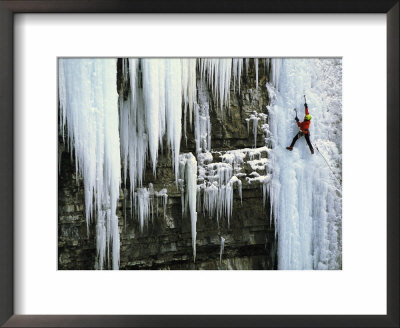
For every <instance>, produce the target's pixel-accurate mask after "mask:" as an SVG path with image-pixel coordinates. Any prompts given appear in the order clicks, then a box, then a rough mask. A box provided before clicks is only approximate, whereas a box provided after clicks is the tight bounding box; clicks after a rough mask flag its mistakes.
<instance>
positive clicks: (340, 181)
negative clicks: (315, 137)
mask: <svg viewBox="0 0 400 328" xmlns="http://www.w3.org/2000/svg"><path fill="white" fill-rule="evenodd" d="M312 145H313V146H314V147H315V148H316V149H317V150H318V152H319V153H320V155H321V156H322V158H323V159H324V161H325V163H326V165H328V167H329V169H330V170H331V172H332V174H333V176H334V178H335V179H336V181H337V182H339V183H340V185H342V179H340V180H339V179H338V178H337V177H336V174H335V172H333V170H332V168H331V166H330V165H329V163H328V161H327V160H326V158H325V156H324V155H322V153H321V152H320V151H319V149H318V147H317V145H316V144H312Z"/></svg>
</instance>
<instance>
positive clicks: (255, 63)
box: [254, 58, 258, 89]
mask: <svg viewBox="0 0 400 328" xmlns="http://www.w3.org/2000/svg"><path fill="white" fill-rule="evenodd" d="M254 66H255V69H256V89H258V58H254Z"/></svg>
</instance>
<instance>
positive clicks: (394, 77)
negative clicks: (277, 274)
mask: <svg viewBox="0 0 400 328" xmlns="http://www.w3.org/2000/svg"><path fill="white" fill-rule="evenodd" d="M399 7H400V6H399V1H398V0H323V1H321V0H270V1H266V0H264V1H262V0H230V1H228V0H221V1H214V0H203V1H185V0H170V1H165V0H133V1H129V0H92V1H76V0H75V1H74V0H59V1H55V0H36V1H30V0H27V1H20V0H0V149H1V155H0V208H1V212H0V213H1V214H0V324H2V325H4V327H153V326H154V327H155V326H174V327H200V326H207V327H216V326H218V327H221V326H229V327H242V326H244V327H264V326H265V327H399V198H400V197H399V169H400V166H399V149H400V146H399V121H400V120H399V92H398V90H399ZM122 12H123V13H385V14H386V16H387V315H346V316H341V315H326V316H323V315H301V316H298V315H292V316H280V315H268V316H263V315H252V316H242V315H240V316H223V315H221V316H220V315H213V316H199V315H196V316H187V315H184V316H179V315H170V316H156V315H151V316H125V315H124V316H97V315H96V316H89V315H78V316H77V315H69V316H68V315H61V316H58V315H48V316H47V315H36V316H30V315H14V307H13V303H14V298H13V284H14V281H13V276H14V272H13V207H14V203H13V201H14V199H15V197H14V195H13V192H14V188H13V183H14V179H13V178H14V171H13V167H14V162H13V154H14V152H13V148H14V146H13V140H14V138H13V133H14V129H13V124H14V120H13V115H14V114H13V28H14V23H13V21H14V14H16V13H122ZM371 47H373V45H371Z"/></svg>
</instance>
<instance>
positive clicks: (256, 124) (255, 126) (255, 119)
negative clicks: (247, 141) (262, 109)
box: [253, 116, 259, 148]
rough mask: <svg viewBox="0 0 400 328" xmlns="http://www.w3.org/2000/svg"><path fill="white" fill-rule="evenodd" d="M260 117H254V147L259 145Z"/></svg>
mask: <svg viewBox="0 0 400 328" xmlns="http://www.w3.org/2000/svg"><path fill="white" fill-rule="evenodd" d="M258 120H259V118H258V117H256V116H255V117H253V135H254V148H256V147H257V128H258Z"/></svg>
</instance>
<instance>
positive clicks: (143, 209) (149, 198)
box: [134, 183, 168, 232]
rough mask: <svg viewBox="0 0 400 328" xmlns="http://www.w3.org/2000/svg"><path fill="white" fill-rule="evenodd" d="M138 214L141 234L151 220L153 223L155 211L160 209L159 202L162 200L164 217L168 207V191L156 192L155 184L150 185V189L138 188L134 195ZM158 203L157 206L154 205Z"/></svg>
mask: <svg viewBox="0 0 400 328" xmlns="http://www.w3.org/2000/svg"><path fill="white" fill-rule="evenodd" d="M134 197H135V202H134V204H135V208H136V214H137V218H138V221H139V226H140V232H143V227H144V226H145V225H146V226H147V225H148V224H149V219H151V220H152V221H153V218H154V215H155V213H154V212H155V211H156V210H157V209H158V202H159V201H158V200H159V198H161V205H162V206H163V211H164V217H165V211H166V206H167V200H168V194H167V189H165V188H164V189H161V190H160V191H155V190H154V187H153V184H152V183H149V187H148V188H137V189H136V192H135V193H134ZM155 202H156V204H154V203H155Z"/></svg>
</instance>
